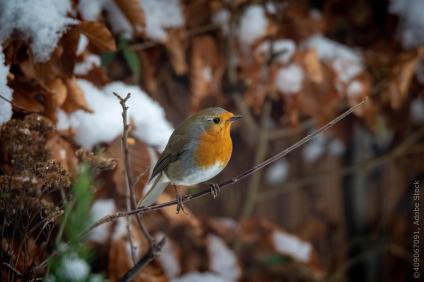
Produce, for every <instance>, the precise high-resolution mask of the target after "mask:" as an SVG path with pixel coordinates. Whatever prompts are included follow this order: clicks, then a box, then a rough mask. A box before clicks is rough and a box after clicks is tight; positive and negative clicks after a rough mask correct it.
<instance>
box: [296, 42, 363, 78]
mask: <svg viewBox="0 0 424 282" xmlns="http://www.w3.org/2000/svg"><path fill="white" fill-rule="evenodd" d="M301 46H302V47H303V48H306V49H310V48H313V49H315V50H316V52H317V54H318V57H319V58H320V59H322V60H323V61H325V62H327V63H328V64H329V65H331V66H332V68H333V69H334V70H335V71H336V73H337V75H338V79H339V81H340V82H341V83H348V82H349V81H351V80H352V79H353V78H354V77H356V76H357V75H358V74H359V73H361V72H362V71H363V69H364V67H363V63H362V56H361V55H360V53H358V52H357V51H355V50H353V49H351V48H349V47H347V46H344V45H342V44H340V43H337V42H335V41H332V40H330V39H328V38H325V37H323V36H321V35H315V36H312V37H310V38H308V39H307V40H305V41H304V42H303V43H302V44H301Z"/></svg>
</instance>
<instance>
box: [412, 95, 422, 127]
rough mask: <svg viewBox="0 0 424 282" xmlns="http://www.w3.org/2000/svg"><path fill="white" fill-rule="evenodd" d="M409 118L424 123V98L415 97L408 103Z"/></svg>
mask: <svg viewBox="0 0 424 282" xmlns="http://www.w3.org/2000/svg"><path fill="white" fill-rule="evenodd" d="M410 112H411V119H412V121H413V122H415V123H424V99H423V98H415V99H414V100H412V102H411V105H410Z"/></svg>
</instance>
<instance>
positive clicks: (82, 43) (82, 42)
mask: <svg viewBox="0 0 424 282" xmlns="http://www.w3.org/2000/svg"><path fill="white" fill-rule="evenodd" d="M87 46H88V38H87V36H85V35H84V34H80V38H79V40H78V47H77V55H81V54H82V53H84V51H85V50H86V49H87Z"/></svg>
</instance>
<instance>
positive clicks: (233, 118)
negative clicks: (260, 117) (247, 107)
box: [230, 116, 242, 122]
mask: <svg viewBox="0 0 424 282" xmlns="http://www.w3.org/2000/svg"><path fill="white" fill-rule="evenodd" d="M241 118H242V116H232V117H231V118H230V121H231V122H233V121H236V120H239V119H241Z"/></svg>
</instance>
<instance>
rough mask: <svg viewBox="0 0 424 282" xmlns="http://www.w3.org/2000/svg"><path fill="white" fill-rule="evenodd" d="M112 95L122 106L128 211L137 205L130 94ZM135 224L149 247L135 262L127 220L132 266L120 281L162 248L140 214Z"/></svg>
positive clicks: (162, 241) (136, 271) (133, 275)
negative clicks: (132, 156) (133, 174)
mask: <svg viewBox="0 0 424 282" xmlns="http://www.w3.org/2000/svg"><path fill="white" fill-rule="evenodd" d="M113 95H115V97H116V98H118V100H119V103H120V104H121V107H122V122H123V133H122V139H121V141H122V142H121V145H122V153H123V155H124V165H125V176H126V177H125V179H126V181H125V183H126V186H127V191H128V192H129V199H128V202H127V208H128V211H129V210H130V208H131V209H132V210H134V209H135V208H136V206H137V204H136V199H135V193H134V186H135V184H136V183H137V182H134V181H133V177H132V172H131V166H130V154H129V150H128V131H129V125H128V106H127V101H128V99H129V98H130V97H131V94H130V93H128V94H127V96H126V97H125V98H122V97H121V96H120V95H118V94H117V93H115V92H113ZM139 179H140V176H139V177H137V181H138V180H139ZM136 220H137V224H138V226H139V227H140V230H141V232H142V233H143V235H144V237H145V238H146V239H147V241H148V242H149V249H148V251H147V253H146V254H145V255H144V256H143V257H142V258H141V259H140V260H139V261H138V262H137V263H135V258H136V256H135V253H134V245H133V242H132V238H131V227H130V226H131V223H130V222H131V221H130V220H129V222H128V226H127V229H128V240H129V243H130V246H131V256H132V259H133V261H134V263H135V264H134V266H133V267H132V268H131V269H130V270H129V271H128V272H127V274H128V275H127V274H125V275H124V277H123V278H122V281H131V280H132V279H133V278H134V277H135V276H136V275H137V273H139V272H140V271H141V270H142V269H143V268H144V267H145V266H146V265H147V264H149V263H150V262H151V261H152V260H153V259H154V258H155V257H156V256H158V255H159V254H160V252H161V250H162V247H163V244H164V242H165V238H162V240H161V241H160V242H159V243H156V242H155V241H154V240H153V238H152V236H151V235H150V233H149V231H148V230H147V228H146V226H145V225H144V223H143V222H142V220H141V214H137V215H136Z"/></svg>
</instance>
